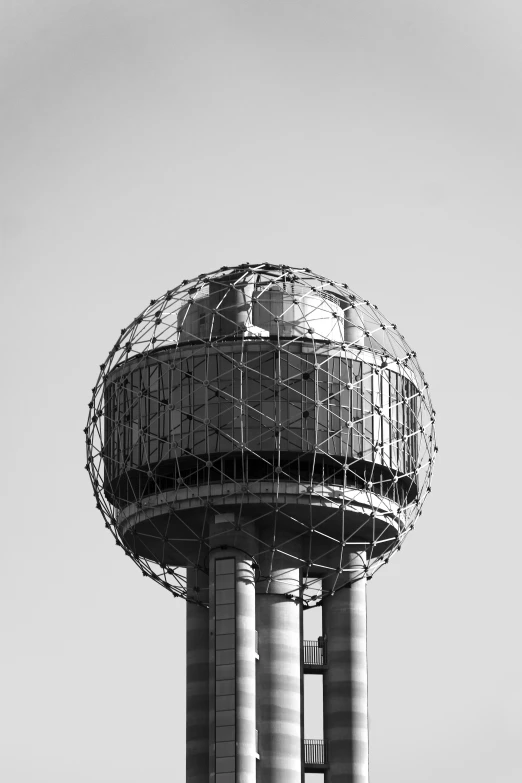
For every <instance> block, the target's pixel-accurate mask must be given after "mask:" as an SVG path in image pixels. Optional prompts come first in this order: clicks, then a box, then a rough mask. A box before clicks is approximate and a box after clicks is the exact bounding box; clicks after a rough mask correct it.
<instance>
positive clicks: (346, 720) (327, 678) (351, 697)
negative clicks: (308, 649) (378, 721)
mask: <svg viewBox="0 0 522 783" xmlns="http://www.w3.org/2000/svg"><path fill="white" fill-rule="evenodd" d="M323 632H324V635H325V638H326V644H327V651H328V653H327V654H328V668H327V670H326V671H325V674H324V680H323V700H324V726H325V739H326V741H327V742H328V764H329V767H328V771H327V772H326V774H325V781H326V783H367V781H368V777H369V771H368V670H367V656H366V581H365V580H361V581H359V582H356V583H355V584H353V585H352V587H351V588H343V589H341V590H338V591H337V592H336V593H335V595H333V596H327V597H326V598H324V599H323Z"/></svg>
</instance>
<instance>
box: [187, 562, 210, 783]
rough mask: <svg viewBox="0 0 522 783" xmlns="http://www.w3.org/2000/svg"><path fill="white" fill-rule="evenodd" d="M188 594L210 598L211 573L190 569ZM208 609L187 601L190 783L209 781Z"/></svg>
mask: <svg viewBox="0 0 522 783" xmlns="http://www.w3.org/2000/svg"><path fill="white" fill-rule="evenodd" d="M187 591H188V597H190V598H195V599H196V600H200V601H203V602H207V601H208V576H207V575H206V574H203V573H202V572H201V571H197V572H196V571H194V569H193V568H189V569H187ZM208 621H209V612H208V609H207V608H206V606H201V605H197V604H194V603H189V602H188V601H187V636H186V641H187V741H186V743H187V744H186V747H187V766H186V769H187V783H208V775H209V770H208V732H209V722H208V708H209V699H208V689H209V681H208V667H209V657H208V653H209V644H208V640H209V622H208Z"/></svg>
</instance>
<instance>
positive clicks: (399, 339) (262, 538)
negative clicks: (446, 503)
mask: <svg viewBox="0 0 522 783" xmlns="http://www.w3.org/2000/svg"><path fill="white" fill-rule="evenodd" d="M434 420H435V411H434V410H433V407H432V404H431V400H430V394H429V390H428V384H427V383H426V381H425V378H424V375H423V372H422V370H421V368H420V366H419V364H418V361H417V357H416V354H415V352H414V351H412V350H411V349H410V348H409V346H408V344H407V343H406V341H405V339H404V337H403V336H402V335H401V334H400V332H399V331H398V329H397V327H396V325H395V324H393V323H391V322H390V321H388V320H387V319H386V318H385V317H384V316H383V315H382V314H381V313H380V312H379V310H378V308H377V307H376V306H375V305H372V304H370V302H369V301H368V300H365V299H362V298H361V297H359V296H358V295H357V294H355V293H354V292H353V291H351V290H350V289H349V288H348V287H347V286H346V285H344V284H339V283H335V282H333V281H332V280H329V279H328V278H326V277H323V276H321V275H318V274H314V273H312V272H311V271H310V270H309V269H295V268H291V267H288V266H283V265H281V266H274V265H270V264H259V265H248V264H243V265H240V266H238V267H233V268H228V267H222V268H221V269H220V270H218V271H215V272H212V273H208V274H202V275H199V276H198V277H195V278H192V279H190V280H183V281H182V283H181V285H179V286H178V287H176V288H173V289H172V290H170V291H167V293H166V294H165V295H164V296H162V297H160V298H159V299H154V300H152V301H151V302H150V304H149V306H148V307H147V308H146V309H145V310H144V311H143V312H142V313H141V314H140V315H139V316H138V317H137V318H135V319H134V320H133V321H132V323H131V324H130V325H129V326H128V327H126V328H125V329H122V330H121V333H120V336H119V337H118V339H117V340H116V342H115V344H114V346H113V348H112V349H111V351H110V353H109V355H108V357H107V359H106V361H105V362H104V363H103V364H102V365H101V366H100V373H99V376H98V379H97V382H96V385H95V387H94V388H93V390H92V398H91V401H90V402H89V417H88V422H87V427H86V428H85V433H86V442H87V465H86V468H87V470H88V471H89V475H90V479H91V482H92V487H93V490H94V496H95V498H96V505H97V508H98V509H99V510H100V511H101V513H102V515H103V517H104V519H105V525H106V527H107V528H109V530H110V531H111V533H112V535H113V536H114V539H115V541H116V544H117V545H118V546H121V547H122V548H123V550H124V551H125V554H126V555H127V556H128V557H130V558H131V559H133V560H134V561H135V562H136V564H137V565H138V566H139V567H140V569H141V571H142V573H143V575H144V576H148V577H150V578H151V579H153V580H154V581H156V582H158V583H159V584H161V585H163V586H164V587H165V588H167V589H168V590H169V591H171V592H172V594H173V595H174V596H182V597H185V598H187V597H188V598H189V600H198V596H197V592H196V593H194V592H193V591H191V592H190V596H187V587H186V568H187V567H188V568H193V569H196V572H197V571H198V570H200V571H203V572H204V571H205V570H206V569H207V568H208V554H209V551H210V549H211V548H212V546H213V538H215V537H219V536H220V535H221V532H220V531H224V530H237V531H241V533H242V535H243V536H244V537H245V536H246V537H247V539H248V541H249V551H250V553H251V554H252V555H253V557H254V558H255V560H256V562H258V564H259V568H258V578H259V579H270V571H271V562H272V561H273V559H274V558H276V559H278V562H283V561H284V562H286V563H288V565H289V567H290V566H291V567H293V568H296V567H300V568H302V573H303V575H304V592H303V590H302V589H301V590H299V589H298V588H297V586H296V587H295V589H293V588H292V586H291V585H290V586H289V590H288V592H289V596H290V597H292V598H294V599H295V600H302V601H303V603H304V604H305V606H306V605H310V604H314V603H315V602H317V601H319V600H320V599H321V594H322V592H323V590H324V589H327V590H328V592H333V591H335V590H337V589H339V588H341V587H344V586H346V585H348V584H350V583H352V582H354V581H356V580H359V579H361V578H367V579H370V578H371V577H372V575H373V574H374V573H375V572H376V570H377V569H379V568H380V567H381V566H382V565H384V564H385V563H387V562H388V561H389V559H390V557H391V556H392V555H393V554H394V553H395V552H396V551H397V550H399V549H400V548H401V545H402V542H403V541H404V538H405V537H406V536H407V535H408V533H409V532H410V530H412V528H413V527H414V524H415V520H416V519H417V517H418V516H419V515H420V513H421V510H422V506H423V503H424V501H425V498H426V496H427V494H428V493H429V492H430V480H431V475H432V467H433V460H434V456H435V452H436V451H437V448H436V442H435V432H434ZM218 523H219V524H218ZM354 552H355V553H357V552H364V557H361V558H360V562H359V561H357V559H356V558H354V557H353V553H354ZM326 576H328V577H329V579H328V580H326V581H324V580H325V577H326ZM325 584H327V585H328V586H327V588H324V587H323V585H325Z"/></svg>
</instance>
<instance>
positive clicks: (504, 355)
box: [0, 0, 522, 783]
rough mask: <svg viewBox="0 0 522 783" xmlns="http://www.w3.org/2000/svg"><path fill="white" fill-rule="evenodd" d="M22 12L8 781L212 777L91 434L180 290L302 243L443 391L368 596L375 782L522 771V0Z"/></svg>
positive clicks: (4, 455) (5, 249)
mask: <svg viewBox="0 0 522 783" xmlns="http://www.w3.org/2000/svg"><path fill="white" fill-rule="evenodd" d="M0 30H1V33H0V36H1V41H0V51H1V54H2V60H3V64H2V69H1V79H0V81H1V97H0V106H1V107H2V109H1V113H2V119H1V123H0V137H1V144H0V157H1V160H0V189H1V201H0V223H1V228H0V231H1V236H2V286H1V296H2V309H1V313H2V317H3V319H4V324H3V334H4V337H3V341H4V348H5V356H4V363H3V370H4V372H3V382H2V385H1V389H2V397H3V405H2V410H3V419H2V447H3V448H2V451H1V460H2V477H3V495H2V497H3V503H2V511H3V514H2V521H1V525H2V547H1V549H0V557H1V568H0V579H1V581H2V584H1V589H0V610H1V613H2V626H1V628H2V634H3V641H2V644H1V648H0V649H1V659H2V664H1V667H0V680H1V682H0V745H2V746H3V747H1V748H0V772H1V773H2V778H3V779H4V780H6V781H9V783H42V782H44V781H45V782H46V781H52V783H142V781H143V780H160V779H161V780H162V781H175V782H176V783H177V781H183V780H184V721H185V716H184V710H185V706H184V656H185V651H184V605H183V603H182V602H181V601H180V600H177V601H176V600H173V599H172V598H171V597H170V596H169V595H168V594H167V593H166V592H165V591H162V590H160V589H159V588H158V587H157V586H156V585H154V584H153V583H151V582H149V580H145V579H143V578H142V577H141V575H140V573H139V571H138V569H137V568H135V567H134V566H133V565H132V563H131V562H130V561H129V559H128V558H125V557H123V556H122V552H121V550H118V549H117V548H116V547H115V546H114V545H113V544H112V546H111V542H112V538H111V536H109V535H108V533H107V532H106V531H105V530H104V527H103V520H102V517H101V516H100V514H99V513H98V512H97V511H96V509H95V507H94V499H93V497H92V493H91V490H90V487H89V483H88V478H87V473H86V471H85V470H84V469H83V466H84V462H85V455H84V444H83V433H82V430H83V427H84V426H85V420H86V415H87V402H88V399H89V396H90V389H91V387H92V386H93V385H94V383H95V380H96V376H97V370H98V365H99V364H100V363H101V362H102V361H103V360H104V359H105V357H106V355H107V353H108V351H109V350H110V348H111V346H112V345H113V344H114V341H115V338H116V336H117V335H118V334H119V331H120V329H121V328H123V327H124V326H126V325H127V324H128V323H129V322H130V321H131V320H132V319H133V318H134V317H135V315H137V314H138V313H139V312H140V311H141V310H142V309H143V307H144V306H145V305H146V304H147V303H148V301H149V299H151V298H153V297H156V296H158V295H160V294H162V293H163V292H164V291H165V290H166V289H167V288H171V287H173V286H175V285H176V284H177V283H178V282H180V280H181V279H182V278H184V277H188V276H189V275H191V274H198V273H200V272H204V271H209V270H212V269H215V268H216V267H219V266H221V265H223V264H227V265H232V264H235V263H240V262H244V261H249V262H251V263H255V262H260V261H270V262H282V263H286V264H290V265H295V266H309V267H310V268H312V269H314V270H317V271H318V272H321V273H324V274H327V275H328V276H330V277H332V278H334V279H337V280H340V281H341V282H347V283H348V284H349V285H350V286H351V287H352V288H353V289H354V290H355V291H356V292H358V293H359V294H361V295H363V296H365V297H368V298H369V299H371V301H372V302H375V303H377V304H378V305H379V307H380V309H381V310H382V311H383V312H384V314H385V315H386V316H387V317H388V318H390V319H391V320H393V321H395V322H396V323H397V324H398V325H399V327H400V329H401V331H402V332H403V333H404V334H405V336H406V339H407V340H408V342H409V343H410V344H411V345H412V347H413V348H414V349H415V350H416V351H417V353H418V355H419V359H420V362H421V365H422V366H423V369H424V371H425V373H426V375H427V377H428V379H429V381H430V386H431V390H432V393H433V401H434V405H435V408H436V410H437V416H438V435H439V442H440V454H439V460H438V464H437V466H436V470H435V480H434V488H433V493H432V495H431V497H430V498H429V499H428V502H427V504H426V506H425V512H424V514H423V516H422V519H421V523H422V524H421V523H419V525H418V526H417V529H416V531H415V533H414V534H413V535H412V536H410V538H409V539H408V541H407V544H406V546H405V547H404V548H403V551H402V552H401V554H400V555H399V556H398V557H396V558H394V560H393V561H392V563H391V564H390V565H389V566H388V567H387V568H385V569H382V570H381V571H380V572H379V575H378V576H377V577H376V578H375V579H374V580H373V581H372V582H371V583H370V585H369V588H368V594H369V640H368V642H369V681H370V721H371V724H370V731H371V734H370V748H371V751H370V753H371V779H372V783H440V781H442V780H443V781H444V783H462V781H473V783H493V782H494V783H519V781H520V780H521V779H522V760H521V755H520V736H519V734H520V725H521V719H522V715H521V712H522V709H521V700H520V685H521V678H520V659H521V649H520V635H521V634H520V577H519V562H518V557H519V550H520V544H521V538H522V535H521V532H520V531H521V528H520V508H519V506H520V503H519V500H518V494H517V493H518V489H519V485H520V460H519V442H520V435H521V433H520V416H519V415H518V414H516V411H517V410H518V408H519V406H520V381H521V370H520V367H521V364H522V361H521V358H520V356H519V353H520V349H519V342H520V337H519V335H520V284H521V275H520V271H519V270H520V248H521V244H522V223H521V219H520V207H521V201H522V177H521V169H522V151H521V138H522V100H521V81H522V47H521V44H520V42H521V40H522V5H521V4H520V2H519V0H436V1H435V0H434V2H428V0H425V1H423V0H417V1H415V0H393V2H392V1H390V2H387V1H386V0H343V1H342V2H341V1H340V0H314V1H312V0H273V2H270V0H222V1H221V2H220V1H219V0H188V1H187V2H184V1H181V0H164V1H163V2H160V0H139V1H138V0H90V1H88V0H0ZM308 707H309V708H310V707H313V704H312V705H308ZM307 725H308V731H309V732H314V731H315V730H316V728H315V726H314V724H313V721H312V722H310V723H308V724H307Z"/></svg>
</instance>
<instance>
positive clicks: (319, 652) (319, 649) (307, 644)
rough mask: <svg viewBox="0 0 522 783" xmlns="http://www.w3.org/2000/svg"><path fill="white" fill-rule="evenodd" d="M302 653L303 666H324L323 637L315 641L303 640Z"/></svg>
mask: <svg viewBox="0 0 522 783" xmlns="http://www.w3.org/2000/svg"><path fill="white" fill-rule="evenodd" d="M303 655H304V665H305V666H325V665H326V646H325V642H324V640H323V639H321V638H319V639H318V640H317V641H308V640H307V639H305V640H304V641H303Z"/></svg>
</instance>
